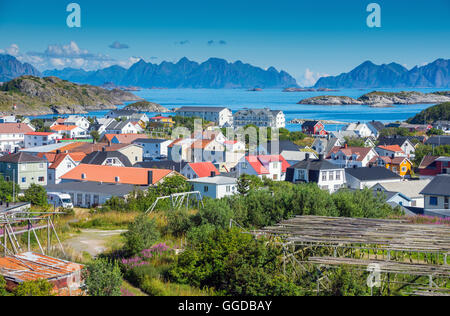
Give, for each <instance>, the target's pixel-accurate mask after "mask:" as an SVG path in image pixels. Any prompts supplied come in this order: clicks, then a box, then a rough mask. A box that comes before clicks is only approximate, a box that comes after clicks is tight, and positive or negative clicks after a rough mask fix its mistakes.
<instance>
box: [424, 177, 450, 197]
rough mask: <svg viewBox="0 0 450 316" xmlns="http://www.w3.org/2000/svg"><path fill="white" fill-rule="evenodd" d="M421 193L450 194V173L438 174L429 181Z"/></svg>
mask: <svg viewBox="0 0 450 316" xmlns="http://www.w3.org/2000/svg"><path fill="white" fill-rule="evenodd" d="M420 194H423V195H443V196H450V175H449V174H440V175H437V176H436V177H434V178H433V180H431V182H430V183H428V185H427V186H426V187H425V188H424V189H423V190H422V191H421V192H420Z"/></svg>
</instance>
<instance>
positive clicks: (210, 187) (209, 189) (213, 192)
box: [188, 176, 238, 199]
mask: <svg viewBox="0 0 450 316" xmlns="http://www.w3.org/2000/svg"><path fill="white" fill-rule="evenodd" d="M188 181H189V183H190V184H191V185H192V188H193V191H199V192H200V193H201V194H202V196H203V197H205V196H206V197H210V198H212V199H221V198H223V197H226V196H231V195H234V194H236V193H238V192H237V179H235V178H231V177H223V176H214V177H213V176H211V177H203V178H197V179H191V180H188Z"/></svg>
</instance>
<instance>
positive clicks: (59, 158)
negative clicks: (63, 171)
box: [48, 154, 73, 169]
mask: <svg viewBox="0 0 450 316" xmlns="http://www.w3.org/2000/svg"><path fill="white" fill-rule="evenodd" d="M67 157H69V158H70V159H72V158H71V157H70V154H58V155H55V161H54V162H53V163H52V164H51V165H50V167H48V168H49V169H56V168H58V167H59V165H60V164H61V163H62V162H63V161H64V159H66V158H67ZM72 160H73V159H72Z"/></svg>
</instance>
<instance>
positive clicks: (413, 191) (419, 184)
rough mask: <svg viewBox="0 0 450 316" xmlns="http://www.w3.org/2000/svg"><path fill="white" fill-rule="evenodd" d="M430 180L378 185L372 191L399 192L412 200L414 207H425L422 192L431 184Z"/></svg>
mask: <svg viewBox="0 0 450 316" xmlns="http://www.w3.org/2000/svg"><path fill="white" fill-rule="evenodd" d="M430 181H431V180H430V179H425V180H411V181H401V182H385V183H377V184H375V185H374V186H373V187H372V189H373V190H376V191H381V192H398V193H401V194H403V195H404V196H406V197H408V198H409V199H410V200H411V205H410V206H414V207H422V208H423V207H424V199H423V195H422V194H420V192H421V191H422V190H423V189H424V188H425V187H426V186H427V185H428V184H429V183H430Z"/></svg>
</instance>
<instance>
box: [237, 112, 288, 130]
mask: <svg viewBox="0 0 450 316" xmlns="http://www.w3.org/2000/svg"><path fill="white" fill-rule="evenodd" d="M233 124H234V127H243V126H246V125H249V124H253V125H256V126H258V127H271V128H284V127H286V117H285V115H284V113H283V111H277V110H270V109H245V110H240V111H238V112H236V113H234V115H233Z"/></svg>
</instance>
